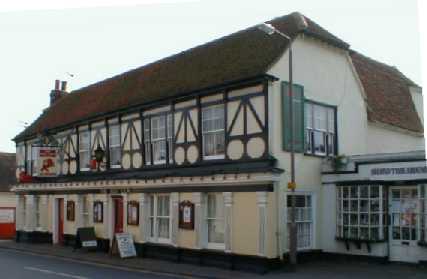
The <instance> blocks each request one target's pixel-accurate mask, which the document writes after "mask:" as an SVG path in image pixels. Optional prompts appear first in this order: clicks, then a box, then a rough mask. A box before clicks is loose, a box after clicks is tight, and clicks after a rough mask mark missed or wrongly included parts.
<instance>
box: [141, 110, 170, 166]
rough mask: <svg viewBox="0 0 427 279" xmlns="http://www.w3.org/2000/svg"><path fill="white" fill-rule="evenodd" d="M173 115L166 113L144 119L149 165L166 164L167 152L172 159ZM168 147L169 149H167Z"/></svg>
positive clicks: (146, 155)
mask: <svg viewBox="0 0 427 279" xmlns="http://www.w3.org/2000/svg"><path fill="white" fill-rule="evenodd" d="M172 137H173V132H172V115H171V114H164V115H159V116H153V117H148V118H146V119H145V120H144V143H145V161H146V164H147V165H150V164H151V162H153V164H155V165H158V164H165V163H166V157H167V153H169V162H171V161H172ZM167 149H168V150H167Z"/></svg>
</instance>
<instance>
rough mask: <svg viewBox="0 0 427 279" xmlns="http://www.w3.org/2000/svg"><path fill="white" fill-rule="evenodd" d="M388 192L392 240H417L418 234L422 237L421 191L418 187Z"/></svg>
mask: <svg viewBox="0 0 427 279" xmlns="http://www.w3.org/2000/svg"><path fill="white" fill-rule="evenodd" d="M422 188H423V187H422ZM390 191H391V197H390V198H391V208H390V211H391V212H390V213H391V226H392V228H391V230H392V232H391V237H392V240H402V241H408V240H411V241H415V240H419V239H420V237H419V233H420V234H421V235H422V236H424V235H423V227H424V224H423V223H424V222H425V221H424V220H423V218H422V217H423V214H422V213H423V201H424V199H422V194H423V193H422V192H423V191H421V189H419V188H418V187H405V188H392V189H390ZM419 194H420V195H419ZM418 228H419V229H420V231H419V230H418Z"/></svg>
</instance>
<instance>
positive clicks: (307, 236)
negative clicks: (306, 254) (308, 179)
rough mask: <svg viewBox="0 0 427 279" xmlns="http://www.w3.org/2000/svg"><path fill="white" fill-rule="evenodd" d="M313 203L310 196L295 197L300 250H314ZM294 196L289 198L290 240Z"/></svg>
mask: <svg viewBox="0 0 427 279" xmlns="http://www.w3.org/2000/svg"><path fill="white" fill-rule="evenodd" d="M312 204H313V201H312V196H311V195H310V194H296V195H295V223H296V226H297V247H298V249H300V250H302V249H311V248H313V205H312ZM291 206H292V195H288V196H287V207H288V210H287V213H288V214H287V221H288V226H287V227H288V238H289V235H290V233H289V232H290V226H291V221H292V219H291V212H292V211H291V210H292V209H291Z"/></svg>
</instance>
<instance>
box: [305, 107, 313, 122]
mask: <svg viewBox="0 0 427 279" xmlns="http://www.w3.org/2000/svg"><path fill="white" fill-rule="evenodd" d="M304 107H305V109H304V112H305V124H306V128H313V105H312V104H310V103H305V106H304Z"/></svg>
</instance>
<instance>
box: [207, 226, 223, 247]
mask: <svg viewBox="0 0 427 279" xmlns="http://www.w3.org/2000/svg"><path fill="white" fill-rule="evenodd" d="M208 242H209V243H224V221H223V220H208Z"/></svg>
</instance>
